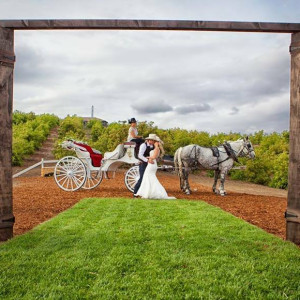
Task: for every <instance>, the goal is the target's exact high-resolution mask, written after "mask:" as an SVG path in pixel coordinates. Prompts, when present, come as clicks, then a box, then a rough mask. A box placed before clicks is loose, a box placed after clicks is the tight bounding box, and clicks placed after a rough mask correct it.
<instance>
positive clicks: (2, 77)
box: [0, 28, 15, 241]
mask: <svg viewBox="0 0 300 300" xmlns="http://www.w3.org/2000/svg"><path fill="white" fill-rule="evenodd" d="M14 61H15V56H14V31H13V30H12V29H4V28H0V241H6V240H8V239H10V238H12V236H13V225H14V219H15V218H14V215H13V205H12V104H13V67H14Z"/></svg>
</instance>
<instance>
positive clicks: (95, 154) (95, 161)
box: [74, 142, 103, 167]
mask: <svg viewBox="0 0 300 300" xmlns="http://www.w3.org/2000/svg"><path fill="white" fill-rule="evenodd" d="M74 144H75V145H77V146H79V147H81V149H82V150H83V151H87V152H89V154H90V157H91V160H92V165H93V167H100V166H101V161H102V158H103V157H102V154H101V152H100V151H98V150H96V149H94V148H92V147H91V146H89V145H87V144H83V143H79V142H74Z"/></svg>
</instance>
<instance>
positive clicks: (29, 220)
mask: <svg viewBox="0 0 300 300" xmlns="http://www.w3.org/2000/svg"><path fill="white" fill-rule="evenodd" d="M158 177H159V179H160V181H161V183H162V184H163V185H164V186H165V188H166V190H167V192H168V193H169V195H170V196H175V197H176V198H177V199H188V200H191V201H199V200H203V201H206V202H207V203H209V204H212V205H214V206H218V207H220V208H222V209H223V210H225V211H228V212H230V213H231V214H233V215H235V216H237V217H238V218H241V219H244V220H245V221H247V222H249V223H251V224H253V225H255V226H258V227H260V228H262V229H264V230H266V231H267V232H270V233H272V234H274V235H277V236H278V237H280V238H282V239H284V238H285V219H284V212H285V210H286V203H287V201H286V198H285V197H274V196H271V195H268V196H262V195H251V194H246V193H237V192H234V191H232V192H231V191H230V190H229V189H228V195H227V196H225V197H221V196H218V195H215V194H213V193H212V191H211V186H209V187H208V186H205V185H203V184H200V183H199V182H198V180H197V181H191V188H192V190H193V193H192V195H184V194H182V193H181V191H180V190H179V181H178V178H177V176H176V175H173V174H170V173H167V172H159V175H158ZM253 188H254V187H253ZM262 189H263V187H262ZM13 196H14V214H15V217H16V223H15V226H14V233H15V234H22V233H24V232H26V231H28V230H30V229H32V228H33V227H35V226H36V225H38V224H40V223H41V222H44V221H46V220H48V219H50V218H52V217H53V216H55V215H57V214H58V213H60V212H62V211H64V210H65V209H68V208H69V207H72V206H73V205H74V204H75V203H77V202H78V201H79V200H81V199H82V198H87V197H132V194H131V193H130V192H129V191H128V190H127V189H126V188H125V185H124V172H123V171H121V172H117V174H116V178H115V179H110V180H107V179H104V180H103V182H102V183H101V184H100V185H99V186H98V187H97V188H95V189H93V190H79V191H77V192H65V191H63V190H61V189H60V188H58V186H57V185H56V184H55V181H54V178H53V177H48V178H42V177H27V178H24V177H23V178H16V179H15V180H14V191H13ZM145 201H146V200H145Z"/></svg>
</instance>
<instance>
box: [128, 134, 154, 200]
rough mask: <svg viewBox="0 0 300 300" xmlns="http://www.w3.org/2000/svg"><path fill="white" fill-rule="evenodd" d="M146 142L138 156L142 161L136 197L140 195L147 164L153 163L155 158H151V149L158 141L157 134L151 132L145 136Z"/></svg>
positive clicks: (135, 192)
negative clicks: (139, 191)
mask: <svg viewBox="0 0 300 300" xmlns="http://www.w3.org/2000/svg"><path fill="white" fill-rule="evenodd" d="M145 140H146V142H145V143H143V144H141V146H140V150H139V154H138V158H139V160H140V161H141V162H140V164H139V172H140V178H139V180H138V182H137V183H136V185H135V187H134V193H133V196H134V197H138V196H137V195H136V194H137V192H138V190H139V188H140V186H141V183H142V180H143V177H144V173H145V170H146V168H147V164H148V163H150V164H153V160H152V159H151V158H149V156H150V151H151V150H153V148H154V143H155V142H157V141H158V139H157V136H156V134H152V133H150V134H149V136H148V137H147V138H145Z"/></svg>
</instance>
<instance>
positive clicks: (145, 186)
mask: <svg viewBox="0 0 300 300" xmlns="http://www.w3.org/2000/svg"><path fill="white" fill-rule="evenodd" d="M152 153H153V150H152V151H151V152H150V156H151V155H152ZM153 162H154V163H153V164H149V163H148V165H147V168H146V170H145V173H144V177H143V180H142V183H141V186H140V188H139V190H138V192H137V195H138V196H141V197H142V198H147V199H176V198H175V197H169V196H168V194H167V192H166V190H165V188H164V187H163V186H162V185H161V183H160V182H159V181H158V179H157V177H156V171H157V163H156V159H155V160H154V161H153Z"/></svg>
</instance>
